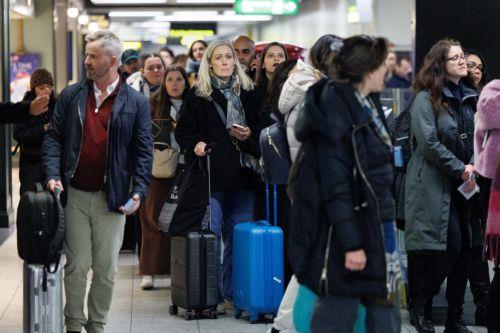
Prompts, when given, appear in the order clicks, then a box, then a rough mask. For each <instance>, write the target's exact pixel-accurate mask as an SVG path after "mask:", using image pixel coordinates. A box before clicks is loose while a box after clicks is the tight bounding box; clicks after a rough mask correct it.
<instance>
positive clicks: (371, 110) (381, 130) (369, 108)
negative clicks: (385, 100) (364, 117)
mask: <svg viewBox="0 0 500 333" xmlns="http://www.w3.org/2000/svg"><path fill="white" fill-rule="evenodd" d="M355 95H356V97H357V99H358V101H359V102H360V103H361V106H362V107H363V110H365V112H366V113H368V115H369V116H370V118H371V119H372V123H373V127H374V129H375V132H376V133H377V134H378V136H379V137H380V139H382V141H383V142H384V143H385V144H386V145H388V146H389V147H391V148H392V141H391V137H390V136H389V133H388V132H387V129H386V128H385V126H384V123H383V122H382V119H380V116H379V114H378V111H377V109H376V108H375V106H374V105H373V104H372V102H371V101H370V100H369V99H368V98H366V97H363V96H361V94H360V93H359V92H357V91H356V92H355Z"/></svg>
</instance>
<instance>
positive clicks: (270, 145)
mask: <svg viewBox="0 0 500 333" xmlns="http://www.w3.org/2000/svg"><path fill="white" fill-rule="evenodd" d="M271 118H273V120H274V121H275V123H274V124H272V125H271V126H269V127H266V128H264V129H263V130H262V131H261V132H260V138H259V141H260V151H261V153H262V160H261V164H262V169H263V172H262V180H263V181H264V182H266V183H270V184H279V185H281V184H286V183H287V180H288V173H289V171H290V167H291V165H292V161H291V159H290V148H289V146H288V140H287V138H286V129H285V124H284V123H283V122H282V121H281V120H280V119H279V118H278V117H276V116H275V115H274V114H272V115H271Z"/></svg>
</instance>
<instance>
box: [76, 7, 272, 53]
mask: <svg viewBox="0 0 500 333" xmlns="http://www.w3.org/2000/svg"><path fill="white" fill-rule="evenodd" d="M233 5H234V0H210V1H209V0H85V4H84V6H85V11H86V13H87V14H88V15H91V17H92V16H93V15H104V16H105V17H106V18H107V19H108V20H109V22H110V26H109V28H110V30H112V31H113V32H115V33H116V34H117V35H118V36H119V37H120V39H121V40H124V41H148V42H152V43H156V44H164V43H165V42H164V41H165V38H166V37H167V36H168V34H169V29H170V27H171V24H172V23H173V22H192V23H193V24H194V25H196V24H200V23H212V26H216V30H217V34H218V35H219V36H220V35H223V36H227V35H230V34H231V32H233V31H234V32H237V31H241V30H245V26H246V25H249V24H254V23H257V22H260V21H269V20H271V19H272V16H267V15H236V14H235V13H234V10H233ZM212 38H213V37H212ZM191 39H193V40H194V39H199V38H195V37H192V38H191ZM204 39H207V38H204ZM208 39H210V37H208ZM186 43H187V42H186Z"/></svg>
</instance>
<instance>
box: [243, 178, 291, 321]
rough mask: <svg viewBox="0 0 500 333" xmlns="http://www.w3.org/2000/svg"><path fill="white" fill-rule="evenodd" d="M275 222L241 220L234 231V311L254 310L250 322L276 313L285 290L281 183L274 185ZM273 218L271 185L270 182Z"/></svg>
mask: <svg viewBox="0 0 500 333" xmlns="http://www.w3.org/2000/svg"><path fill="white" fill-rule="evenodd" d="M273 202H274V226H272V225H271V224H269V222H267V221H258V222H256V223H255V222H247V223H240V224H237V225H236V227H235V228H234V234H233V290H234V291H233V300H234V315H235V317H236V318H239V317H241V313H242V311H246V312H249V313H250V322H251V323H252V324H254V323H257V321H258V320H259V316H260V315H264V314H272V315H276V314H277V312H278V308H279V306H280V303H281V299H282V298H283V294H284V287H283V279H284V277H283V276H284V274H283V231H282V230H281V228H279V227H278V226H276V223H277V211H276V209H277V187H276V185H274V191H273ZM266 213H267V217H268V218H267V220H268V221H269V186H268V185H266Z"/></svg>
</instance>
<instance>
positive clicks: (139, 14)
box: [108, 11, 165, 17]
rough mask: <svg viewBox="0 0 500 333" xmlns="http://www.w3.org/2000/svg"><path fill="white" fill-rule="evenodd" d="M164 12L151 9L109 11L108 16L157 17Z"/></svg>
mask: <svg viewBox="0 0 500 333" xmlns="http://www.w3.org/2000/svg"><path fill="white" fill-rule="evenodd" d="M164 14H165V13H164V12H160V11H152V12H141V11H111V12H109V14H108V15H109V17H157V16H162V15H164Z"/></svg>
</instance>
